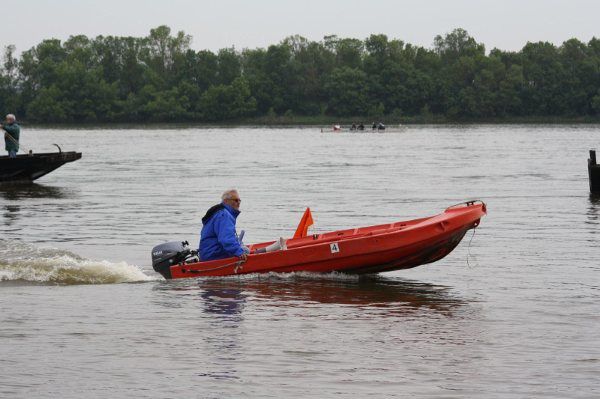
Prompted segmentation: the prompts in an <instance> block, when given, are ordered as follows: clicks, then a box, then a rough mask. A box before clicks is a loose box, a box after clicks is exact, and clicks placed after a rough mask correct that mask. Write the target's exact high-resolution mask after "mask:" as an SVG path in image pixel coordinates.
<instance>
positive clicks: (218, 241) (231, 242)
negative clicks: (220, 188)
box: [198, 204, 244, 261]
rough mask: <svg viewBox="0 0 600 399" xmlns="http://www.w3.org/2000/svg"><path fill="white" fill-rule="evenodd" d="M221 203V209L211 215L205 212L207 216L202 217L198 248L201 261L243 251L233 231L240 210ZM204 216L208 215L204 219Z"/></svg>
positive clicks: (238, 253) (236, 254) (235, 254)
mask: <svg viewBox="0 0 600 399" xmlns="http://www.w3.org/2000/svg"><path fill="white" fill-rule="evenodd" d="M221 205H222V206H223V208H222V209H220V210H218V211H217V212H216V213H214V214H213V215H212V216H209V214H208V213H207V216H205V218H203V219H204V220H203V223H204V225H203V226H202V231H200V245H199V248H198V253H199V254H200V260H202V261H206V260H215V259H223V258H230V257H232V256H240V255H242V254H243V253H244V249H243V248H242V246H241V245H240V243H239V241H238V238H237V235H236V233H235V221H236V219H237V217H238V215H239V214H240V211H238V210H236V209H234V208H232V207H230V206H229V205H227V204H221ZM211 209H212V208H211ZM209 212H210V211H209ZM206 217H208V220H206Z"/></svg>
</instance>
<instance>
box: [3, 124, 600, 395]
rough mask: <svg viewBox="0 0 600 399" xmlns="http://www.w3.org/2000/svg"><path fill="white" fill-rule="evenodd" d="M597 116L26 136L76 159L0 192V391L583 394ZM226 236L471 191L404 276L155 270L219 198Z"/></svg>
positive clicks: (334, 225) (595, 368)
mask: <svg viewBox="0 0 600 399" xmlns="http://www.w3.org/2000/svg"><path fill="white" fill-rule="evenodd" d="M599 128H600V127H599V126H594V125H585V126H519V125H514V126H512V125H511V126H409V127H404V128H401V129H396V130H394V131H388V132H386V133H363V134H356V133H321V132H320V131H319V129H315V128H302V129H299V128H285V129H277V128H261V127H256V128H210V129H207V128H190V127H173V128H168V129H166V128H156V127H154V128H152V127H150V128H139V129H122V130H120V129H91V130H83V129H72V130H70V129H55V130H54V129H40V128H38V129H34V128H25V129H23V133H22V143H23V148H24V149H25V150H28V149H30V148H31V149H33V150H34V151H36V152H49V151H53V150H52V143H59V144H61V145H62V147H63V150H65V151H69V150H77V151H81V152H82V153H83V158H82V159H81V160H79V161H77V162H75V163H72V164H67V165H65V166H63V167H61V168H60V169H58V170H56V171H55V172H53V173H51V174H49V175H47V176H45V177H43V178H42V179H40V180H39V182H38V183H37V184H33V185H30V186H0V214H1V215H2V217H1V219H0V231H1V235H0V309H1V312H0V397H3V398H57V397H60V398H81V397H103V398H105V397H111V398H123V397H136V398H146V397H147V398H155V397H161V398H180V397H198V398H222V397H232V398H233V397H236V398H243V397H261V398H284V397H322V398H334V397H335V398H339V397H376V398H384V397H421V398H464V397H485V398H534V397H535V398H593V397H600V333H599V331H600V243H599V238H600V234H599V233H600V199H598V198H594V197H591V196H590V195H589V187H588V180H587V161H586V160H587V157H588V150H589V149H590V148H594V147H597V146H599V144H600V130H599ZM229 187H237V188H238V189H239V191H240V194H241V198H242V206H241V210H242V213H241V215H240V217H239V218H238V228H239V229H244V230H245V231H246V237H245V241H246V242H249V243H251V242H261V241H267V240H273V239H275V238H277V237H279V236H284V237H286V236H290V235H292V234H293V231H294V229H295V227H296V225H297V223H298V221H299V220H300V218H301V216H302V213H303V211H304V209H305V208H306V207H307V206H309V207H311V210H312V213H313V218H314V220H315V226H314V227H313V230H312V231H313V232H325V231H329V230H335V229H340V228H349V227H358V226H364V225H371V224H378V223H388V222H392V221H398V220H406V219H412V218H418V217H423V216H429V215H433V214H436V213H439V212H442V211H443V210H444V209H445V208H446V207H448V206H450V205H453V204H455V203H458V202H462V201H465V200H469V199H482V200H483V201H485V202H486V203H487V205H488V215H487V216H486V217H485V218H483V219H482V222H481V225H480V227H478V228H477V229H476V230H475V232H474V233H473V232H468V233H467V235H466V236H465V238H464V240H463V242H462V243H461V244H460V245H459V246H458V247H457V248H456V250H455V251H454V252H453V253H451V254H450V255H449V256H448V257H446V258H444V259H442V260H441V261H438V262H436V263H433V264H430V265H425V266H421V267H418V268H415V269H411V270H405V271H398V272H392V273H385V274H382V275H379V276H374V277H368V278H358V277H354V276H346V275H340V274H328V275H324V276H321V275H311V274H285V275H277V274H271V275H261V276H258V275H250V276H244V277H229V278H204V279H196V280H194V279H190V280H185V281H165V280H163V279H162V277H160V276H159V275H157V274H155V273H154V272H153V270H152V266H151V261H150V250H151V249H152V247H153V246H154V245H156V244H159V243H162V242H166V241H173V240H188V241H189V242H190V243H191V244H192V246H193V247H195V246H196V245H197V242H198V231H199V228H200V219H201V217H202V216H203V215H204V212H205V211H206V209H207V208H208V207H210V206H211V205H213V204H215V203H217V202H218V201H219V196H220V194H221V192H222V191H224V190H225V189H227V188H229Z"/></svg>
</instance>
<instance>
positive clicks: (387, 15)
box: [0, 0, 600, 53]
mask: <svg viewBox="0 0 600 399" xmlns="http://www.w3.org/2000/svg"><path fill="white" fill-rule="evenodd" d="M0 4H1V5H2V8H1V9H2V13H3V15H2V20H1V21H2V22H1V23H0V46H2V47H4V46H6V45H9V44H14V45H16V46H17V52H18V53H20V52H21V51H24V50H27V49H29V48H30V47H32V46H34V45H36V44H37V43H39V42H40V41H42V40H43V39H49V38H57V39H61V40H65V39H67V38H68V37H69V36H70V35H76V34H84V35H87V36H89V37H95V36H97V35H115V36H146V35H147V34H148V32H149V31H150V29H151V28H154V27H157V26H159V25H168V26H170V27H171V29H172V30H173V31H174V32H176V31H179V30H183V31H185V32H186V33H187V34H189V35H191V36H192V37H193V42H192V48H194V49H196V50H201V49H210V50H213V51H215V50H218V49H220V48H224V47H231V46H235V48H237V49H242V48H256V47H266V46H268V45H269V44H275V43H278V42H280V41H281V40H282V39H283V38H285V37H286V36H290V35H294V34H299V35H301V36H304V37H306V38H307V39H309V40H316V41H318V40H321V39H322V38H323V36H324V35H328V34H336V35H338V36H340V37H352V38H358V39H364V38H366V37H367V36H369V35H370V34H372V33H384V34H386V35H388V37H390V38H395V39H400V40H404V41H405V42H408V43H412V44H416V45H420V46H424V47H427V48H430V47H432V43H433V38H434V37H435V36H436V35H437V34H444V33H447V32H450V31H451V30H452V29H454V28H457V27H461V28H464V29H466V30H467V31H468V32H469V33H470V34H471V36H473V37H475V39H476V40H477V41H478V42H482V43H484V44H485V46H486V49H487V50H488V51H489V50H491V49H492V48H494V47H497V48H500V49H503V50H515V51H516V50H520V49H521V48H522V47H523V46H524V45H525V44H526V43H527V42H528V41H533V42H534V41H540V40H544V41H550V42H553V43H555V44H557V45H560V44H561V43H562V42H563V41H565V40H567V39H570V38H573V37H575V38H578V39H580V40H582V41H584V42H587V41H588V40H590V39H591V38H592V37H593V36H596V37H600V23H599V22H598V21H599V19H600V1H599V0H593V1H592V0H521V1H517V0H495V1H489V0H479V1H476V0H396V1H392V0H361V1H358V0H295V1H288V0H245V1H244V0H220V1H203V0H197V1H193V0H145V1H143V0H118V1H117V0H103V1H92V0H54V1H52V0H18V1H10V2H9V1H8V0H0Z"/></svg>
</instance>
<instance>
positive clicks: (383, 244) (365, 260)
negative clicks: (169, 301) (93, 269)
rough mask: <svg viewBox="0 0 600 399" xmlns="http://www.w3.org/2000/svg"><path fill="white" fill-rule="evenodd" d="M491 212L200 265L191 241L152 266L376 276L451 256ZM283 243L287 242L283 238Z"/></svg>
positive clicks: (462, 212) (289, 243)
mask: <svg viewBox="0 0 600 399" xmlns="http://www.w3.org/2000/svg"><path fill="white" fill-rule="evenodd" d="M486 213H487V210H486V206H485V204H484V203H483V202H481V201H469V202H466V203H463V204H458V205H454V206H451V207H449V208H447V209H446V210H445V211H444V212H443V213H441V214H439V215H436V216H431V217H427V218H423V219H415V220H408V221H401V222H394V223H388V224H382V225H376V226H367V227H360V228H353V229H348V230H339V231H332V232H329V233H323V234H314V235H312V236H308V237H301V238H291V239H288V240H285V244H284V245H280V246H279V247H280V248H282V250H275V251H273V252H266V253H259V252H258V251H257V250H258V249H262V248H265V247H268V246H273V245H274V244H275V243H273V242H264V243H260V244H254V245H249V249H250V251H251V252H250V255H248V259H247V260H246V261H245V262H244V261H241V260H239V259H238V258H227V259H219V260H211V261H205V262H202V261H199V260H198V258H197V253H196V251H192V250H190V249H189V247H188V243H187V242H169V243H165V244H160V245H158V246H156V247H154V248H153V249H152V266H153V267H154V270H155V271H157V272H158V273H160V274H162V275H163V276H164V277H165V278H166V279H177V278H186V277H206V276H229V275H236V274H247V273H269V272H278V273H289V272H312V273H330V272H341V273H350V274H375V273H381V272H389V271H393V270H401V269H409V268H412V267H416V266H419V265H424V264H426V263H431V262H435V261H437V260H439V259H442V258H443V257H445V256H446V255H448V254H449V253H450V252H452V250H453V249H454V248H455V247H456V246H457V245H458V243H459V242H460V241H461V240H462V238H463V237H464V235H465V233H466V232H467V231H468V230H469V229H473V228H475V227H477V226H478V225H479V222H480V220H481V218H482V217H483V216H484V215H485V214H486ZM280 240H283V239H280Z"/></svg>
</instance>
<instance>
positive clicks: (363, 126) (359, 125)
mask: <svg viewBox="0 0 600 399" xmlns="http://www.w3.org/2000/svg"><path fill="white" fill-rule="evenodd" d="M358 130H365V125H363V123H362V122H361V123H359V124H358Z"/></svg>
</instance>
